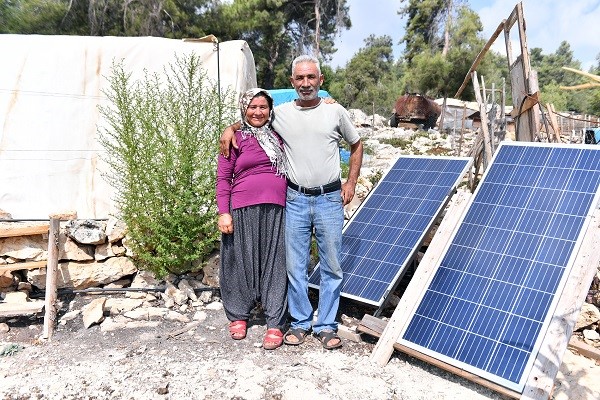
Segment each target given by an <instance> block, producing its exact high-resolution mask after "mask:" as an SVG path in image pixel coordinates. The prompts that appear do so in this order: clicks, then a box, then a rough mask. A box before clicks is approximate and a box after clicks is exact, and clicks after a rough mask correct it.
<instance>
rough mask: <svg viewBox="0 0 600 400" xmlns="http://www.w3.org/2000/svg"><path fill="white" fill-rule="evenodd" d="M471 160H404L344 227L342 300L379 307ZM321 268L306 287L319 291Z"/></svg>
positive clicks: (402, 158) (381, 182)
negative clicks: (356, 301)
mask: <svg viewBox="0 0 600 400" xmlns="http://www.w3.org/2000/svg"><path fill="white" fill-rule="evenodd" d="M471 163H472V159H471V158H465V157H463V158H460V157H431V156H429V157H426V156H402V157H400V158H399V159H398V160H397V161H396V162H395V163H394V165H393V166H392V168H391V169H390V170H389V171H388V172H387V173H386V174H385V176H383V177H382V179H381V180H380V182H379V183H378V184H377V186H375V188H374V189H373V190H372V191H371V193H369V196H367V198H366V199H365V200H364V201H363V202H362V204H361V206H360V207H359V208H358V209H357V210H356V211H355V213H354V215H353V216H352V218H351V219H350V220H349V221H348V223H347V224H346V226H345V227H344V231H343V235H342V256H341V264H342V270H343V271H344V280H343V283H342V296H345V297H348V298H352V299H355V300H359V301H361V302H364V303H367V304H371V305H375V306H380V305H381V304H382V303H383V302H384V301H385V299H386V297H387V296H388V294H389V293H390V292H391V291H392V290H393V288H394V286H395V285H396V284H397V281H398V280H399V278H401V277H402V275H403V274H404V272H405V269H406V267H407V265H408V263H409V262H410V260H411V259H412V257H413V256H414V254H415V253H416V251H417V250H418V249H419V246H420V245H421V242H422V241H423V238H424V236H425V234H426V233H427V231H428V230H429V229H430V228H431V225H432V224H433V222H434V221H435V218H436V217H437V216H438V215H439V213H440V211H441V210H442V209H443V206H444V205H445V204H446V202H447V200H448V198H449V195H450V194H451V192H452V190H453V189H454V188H456V186H457V185H458V183H459V182H460V180H461V179H462V177H463V176H464V175H465V173H466V170H467V168H468V167H469V166H470V165H471ZM319 282H320V271H319V265H318V264H317V266H316V268H315V270H314V271H313V273H312V274H311V275H310V278H309V286H311V287H313V288H318V287H319Z"/></svg>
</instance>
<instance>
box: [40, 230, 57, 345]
mask: <svg viewBox="0 0 600 400" xmlns="http://www.w3.org/2000/svg"><path fill="white" fill-rule="evenodd" d="M59 232H60V219H58V218H51V219H50V233H49V234H48V267H47V268H46V299H45V307H46V310H45V314H44V332H43V334H42V338H43V339H47V340H51V339H52V333H53V332H54V326H55V322H56V299H57V296H58V293H57V289H56V276H57V273H58V234H59Z"/></svg>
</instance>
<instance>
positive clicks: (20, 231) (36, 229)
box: [0, 223, 50, 238]
mask: <svg viewBox="0 0 600 400" xmlns="http://www.w3.org/2000/svg"><path fill="white" fill-rule="evenodd" d="M11 224H13V223H11ZM48 229H50V225H49V224H44V225H37V226H12V227H8V226H5V225H3V226H1V227H0V238H7V237H13V236H28V235H42V234H44V233H48Z"/></svg>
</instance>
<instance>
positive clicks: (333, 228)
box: [285, 187, 344, 334]
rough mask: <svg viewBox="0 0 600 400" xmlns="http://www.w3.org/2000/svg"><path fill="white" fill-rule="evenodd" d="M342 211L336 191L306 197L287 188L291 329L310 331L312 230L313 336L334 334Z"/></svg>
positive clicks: (340, 197)
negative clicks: (315, 267) (315, 266)
mask: <svg viewBox="0 0 600 400" xmlns="http://www.w3.org/2000/svg"><path fill="white" fill-rule="evenodd" d="M343 225H344V209H343V205H342V196H341V192H340V191H339V190H337V191H335V192H331V193H326V194H322V195H319V196H307V195H304V194H302V193H300V192H297V191H295V190H293V189H291V188H289V187H288V189H287V201H286V206H285V249H286V265H287V274H288V309H289V312H290V316H291V317H292V322H291V327H292V328H301V329H304V330H309V329H311V325H313V324H312V320H313V308H312V305H311V304H310V301H309V299H308V266H309V262H310V243H311V234H312V229H313V227H314V229H315V238H316V242H317V250H318V251H319V262H320V264H319V271H320V273H321V276H320V278H321V282H320V285H319V305H318V315H317V320H316V322H315V323H314V325H313V326H312V330H313V332H315V333H317V334H318V333H319V332H321V331H323V330H326V329H328V330H337V322H336V321H335V317H336V315H337V311H338V307H339V305H340V289H341V285H342V267H341V266H340V252H341V248H342V228H343Z"/></svg>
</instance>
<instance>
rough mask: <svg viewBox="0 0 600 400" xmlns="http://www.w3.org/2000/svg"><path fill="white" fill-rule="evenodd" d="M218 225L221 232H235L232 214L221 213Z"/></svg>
mask: <svg viewBox="0 0 600 400" xmlns="http://www.w3.org/2000/svg"><path fill="white" fill-rule="evenodd" d="M218 226H219V230H220V231H221V233H224V234H230V233H233V218H232V217H231V214H229V213H226V214H221V215H219V222H218Z"/></svg>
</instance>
